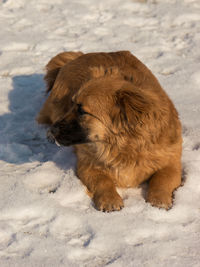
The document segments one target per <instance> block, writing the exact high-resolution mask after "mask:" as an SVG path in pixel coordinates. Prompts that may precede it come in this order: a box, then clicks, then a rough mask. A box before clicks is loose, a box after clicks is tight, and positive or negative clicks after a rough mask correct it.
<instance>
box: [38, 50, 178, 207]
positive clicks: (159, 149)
mask: <svg viewBox="0 0 200 267" xmlns="http://www.w3.org/2000/svg"><path fill="white" fill-rule="evenodd" d="M45 79H46V81H47V90H48V91H49V92H50V94H49V96H48V98H47V100H46V102H45V104H44V106H43V108H42V110H41V111H40V113H39V116H38V122H39V123H42V124H47V125H50V126H52V125H56V123H57V122H59V121H61V120H62V121H63V120H64V121H65V122H66V124H67V123H69V124H70V122H71V121H72V120H73V121H74V120H77V121H78V122H79V124H80V127H81V128H82V129H87V133H88V140H89V142H86V143H84V144H77V145H75V146H74V147H75V151H76V155H77V175H78V177H79V178H80V180H81V181H82V182H83V184H84V185H85V186H86V187H87V189H88V191H89V192H90V193H91V196H92V198H93V200H94V203H95V206H96V207H97V209H99V210H103V211H112V210H120V209H121V208H122V207H123V200H122V198H121V197H120V195H119V194H118V193H117V190H116V187H117V186H118V187H137V186H138V185H140V184H141V183H142V182H144V181H146V180H148V181H149V188H148V193H147V201H148V202H150V203H151V204H152V205H153V206H157V207H162V208H165V209H169V208H170V207H171V206H172V193H173V191H174V190H175V189H176V188H177V187H178V186H179V185H180V183H181V151H182V137H181V124H180V121H179V118H178V114H177V111H176V109H175V107H174V105H173V103H172V101H171V100H170V99H169V97H168V96H167V94H166V93H165V92H164V90H163V89H162V87H161V86H160V84H159V82H158V81H157V79H156V78H155V76H154V75H153V74H152V73H151V71H150V70H149V69H148V68H147V67H146V66H145V65H144V64H143V63H141V62H140V61H139V60H138V59H137V58H136V57H135V56H133V55H132V54H131V53H130V52H128V51H120V52H112V53H89V54H82V53H81V52H77V53H76V52H74V53H73V52H65V53H62V54H59V55H57V56H56V57H54V58H53V59H52V60H51V61H50V62H49V63H48V65H47V74H46V77H45ZM80 105H81V106H82V107H83V109H84V112H85V113H84V114H82V115H81V116H80V114H78V112H77V106H80Z"/></svg>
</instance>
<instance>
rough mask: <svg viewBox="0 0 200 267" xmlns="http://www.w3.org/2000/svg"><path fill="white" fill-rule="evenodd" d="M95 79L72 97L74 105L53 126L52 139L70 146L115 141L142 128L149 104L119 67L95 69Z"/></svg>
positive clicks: (50, 138)
mask: <svg viewBox="0 0 200 267" xmlns="http://www.w3.org/2000/svg"><path fill="white" fill-rule="evenodd" d="M91 72H92V79H91V80H90V81H88V82H87V83H85V84H84V85H83V86H82V87H81V88H80V90H79V91H78V92H77V93H76V94H75V95H74V96H73V97H72V103H73V104H72V107H71V109H70V110H69V111H68V112H67V113H66V114H63V117H62V118H60V119H59V120H58V121H56V122H55V123H54V124H53V125H52V126H51V128H50V129H49V131H48V133H47V136H48V139H49V140H50V141H51V142H57V143H59V144H60V145H64V146H69V145H77V144H84V143H94V142H95V143H97V142H101V143H108V144H111V143H112V142H114V140H116V137H117V138H119V137H120V136H121V137H122V136H123V135H124V134H126V136H127V133H128V134H129V133H130V134H133V132H134V131H135V130H136V128H137V127H141V124H142V120H143V118H144V116H145V114H146V113H147V112H148V107H149V103H148V102H147V101H146V99H145V98H144V97H143V95H142V94H141V93H140V92H139V89H137V88H135V87H134V84H133V82H132V77H130V79H129V78H127V77H125V78H124V76H123V75H122V74H121V73H120V71H119V70H118V69H116V68H110V69H109V70H104V69H103V68H101V67H100V68H93V69H92V70H91Z"/></svg>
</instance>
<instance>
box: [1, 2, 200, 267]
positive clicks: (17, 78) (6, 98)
mask: <svg viewBox="0 0 200 267" xmlns="http://www.w3.org/2000/svg"><path fill="white" fill-rule="evenodd" d="M0 29H1V31H0V179H1V181H0V209H1V212H0V266H2V267H6V266H12V267H15V266H16V267H18V266H20V267H23V266H24V267H27V266H28V267H29V266H34V267H35V266H36V267H37V266H87V267H88V266H89V267H90V266H91V267H97V266H112V267H117V266H119V267H121V266H126V267H129V266H131V267H132V266H152V267H155V266H159V267H160V266H173V267H174V266H180V267H183V266H187V267H188V266H192V267H196V266H200V253H199V247H200V179H199V175H200V120H199V117H200V50H199V47H200V1H199V0H166V1H163V0H155V1H153V0H152V1H150V0H149V1H148V0H146V1H145V0H143V1H142V0H138V1H136V0H135V1H134V0H123V1H122V0H121V1H119V0H109V1H108V0H101V1H99V0H84V1H81V0H76V1H74V0H68V1H67V0H57V1H55V0H29V1H26V0H3V1H1V2H0ZM64 50H67V51H70V50H75V51H79V50H80V51H83V52H92V51H116V50H130V51H131V52H132V53H133V54H135V55H136V56H137V57H138V58H139V59H141V60H142V61H143V62H144V63H145V64H146V65H147V66H148V67H149V68H150V69H151V70H152V71H153V73H154V74H155V75H156V76H157V77H158V79H159V80H160V82H161V84H162V85H163V87H164V88H165V90H166V91H167V92H168V94H169V95H170V97H171V98H172V100H173V101H174V102H175V105H176V107H177V109H178V111H179V114H180V118H181V121H182V124H183V138H184V150H183V166H184V172H183V174H184V175H183V176H184V177H183V178H184V182H185V183H184V186H183V187H180V188H179V189H178V190H177V191H176V192H175V200H174V206H173V208H172V209H171V210H169V211H165V210H160V209H157V208H153V207H151V206H150V204H148V203H146V202H145V200H144V194H145V188H144V187H141V188H137V189H128V190H120V191H119V192H120V194H121V195H122V197H123V199H124V204H125V207H124V209H123V210H122V211H120V212H114V213H109V214H107V213H102V212H99V211H97V210H96V209H95V208H94V206H93V204H92V201H91V200H90V198H89V197H88V196H87V195H86V193H85V189H84V187H83V185H82V184H81V183H80V181H79V180H78V179H77V177H76V176H75V174H74V166H75V162H76V159H75V156H74V155H73V153H72V149H71V148H57V147H56V146H55V145H51V144H49V143H48V142H47V141H46V138H45V129H43V128H40V127H39V126H38V125H37V124H36V122H35V116H36V114H37V112H38V110H39V109H40V107H41V105H42V103H43V101H44V91H45V85H44V82H43V74H44V65H45V64H46V63H47V62H48V60H49V59H50V58H51V57H52V56H54V55H55V54H57V53H59V52H61V51H64Z"/></svg>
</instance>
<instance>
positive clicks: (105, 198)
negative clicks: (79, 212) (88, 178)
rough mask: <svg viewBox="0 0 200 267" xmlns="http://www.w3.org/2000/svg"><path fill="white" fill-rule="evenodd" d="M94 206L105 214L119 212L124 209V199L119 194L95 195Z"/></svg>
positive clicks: (107, 192)
mask: <svg viewBox="0 0 200 267" xmlns="http://www.w3.org/2000/svg"><path fill="white" fill-rule="evenodd" d="M93 200H94V204H95V206H96V208H97V209H98V210H101V211H104V212H111V211H117V210H118V211H119V210H121V209H122V208H123V207H124V203H123V200H122V198H121V197H120V195H119V194H118V193H117V192H115V191H114V192H110V191H105V192H102V193H101V194H98V193H96V194H94V197H93Z"/></svg>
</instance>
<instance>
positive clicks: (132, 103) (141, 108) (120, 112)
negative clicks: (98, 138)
mask: <svg viewBox="0 0 200 267" xmlns="http://www.w3.org/2000/svg"><path fill="white" fill-rule="evenodd" d="M150 105H151V104H150V103H149V101H148V100H147V99H146V98H145V97H144V95H143V94H142V93H141V92H140V90H139V89H137V88H131V89H120V90H118V91H117V92H116V94H115V108H114V109H113V111H112V121H113V124H114V125H115V127H117V128H121V130H122V131H124V130H126V131H129V132H130V131H131V132H133V131H134V130H135V128H136V126H141V125H142V124H143V120H144V118H145V116H146V115H147V114H148V110H149V108H150Z"/></svg>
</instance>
